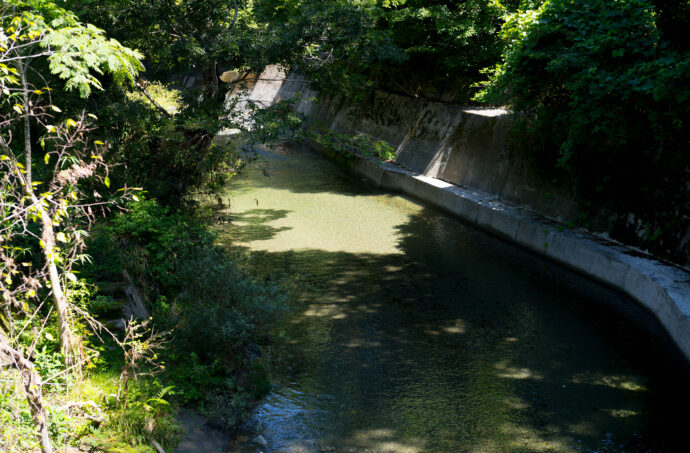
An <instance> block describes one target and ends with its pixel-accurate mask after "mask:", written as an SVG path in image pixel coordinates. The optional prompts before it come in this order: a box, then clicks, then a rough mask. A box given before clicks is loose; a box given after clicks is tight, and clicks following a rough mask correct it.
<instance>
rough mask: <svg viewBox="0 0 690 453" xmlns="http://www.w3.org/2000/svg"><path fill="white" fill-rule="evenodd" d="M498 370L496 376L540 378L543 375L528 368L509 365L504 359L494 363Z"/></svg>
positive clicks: (542, 377)
mask: <svg viewBox="0 0 690 453" xmlns="http://www.w3.org/2000/svg"><path fill="white" fill-rule="evenodd" d="M495 367H496V370H498V373H497V376H498V377H501V378H506V379H534V380H542V379H544V376H542V375H541V374H539V373H538V372H536V371H534V370H531V369H529V368H519V367H514V366H510V365H509V364H508V363H507V362H506V361H501V362H499V363H497V364H496V365H495Z"/></svg>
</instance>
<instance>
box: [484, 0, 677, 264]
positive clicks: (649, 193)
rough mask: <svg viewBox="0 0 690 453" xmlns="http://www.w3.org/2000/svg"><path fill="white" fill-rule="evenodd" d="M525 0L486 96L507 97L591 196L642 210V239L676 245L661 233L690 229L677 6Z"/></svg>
mask: <svg viewBox="0 0 690 453" xmlns="http://www.w3.org/2000/svg"><path fill="white" fill-rule="evenodd" d="M524 3H525V6H523V8H522V9H521V10H520V11H518V12H517V13H515V14H513V15H512V16H510V17H509V18H508V20H507V22H506V24H505V26H504V27H503V31H502V33H503V37H504V38H505V40H506V41H507V46H506V50H505V51H504V53H503V61H502V63H501V64H499V65H498V66H497V67H496V68H495V69H494V70H493V73H492V76H491V79H490V81H489V84H488V86H487V87H486V89H485V90H484V91H483V92H482V93H481V94H480V96H479V99H481V100H483V101H485V102H492V103H507V104H509V105H510V107H511V109H512V110H513V113H514V114H515V117H516V119H517V121H516V124H517V128H518V129H517V130H518V134H517V135H518V136H519V138H520V143H521V144H522V147H524V148H526V149H528V150H529V151H530V152H533V153H536V154H537V156H538V157H539V159H538V160H541V161H543V162H547V163H549V164H550V165H553V164H556V165H558V166H559V167H561V168H565V169H567V170H568V171H570V172H572V173H574V174H575V175H576V177H577V178H576V179H577V180H578V181H579V187H578V189H579V191H580V193H581V194H582V195H584V196H585V198H586V199H588V200H590V201H594V202H598V203H595V204H599V205H600V204H608V207H610V208H611V209H612V210H614V211H616V212H633V213H635V215H636V216H637V217H639V218H641V219H644V221H645V222H647V225H646V226H645V227H644V231H642V234H643V236H644V238H643V241H644V240H646V242H647V245H648V246H650V247H652V248H654V247H656V249H657V251H659V252H661V253H665V254H669V253H672V252H671V251H670V250H667V247H669V246H665V245H664V244H663V241H664V239H666V240H668V239H672V240H673V241H676V243H678V242H680V240H681V238H682V235H684V234H685V231H684V229H687V216H688V209H689V207H688V206H687V200H688V199H689V195H690V193H689V190H690V188H688V187H687V185H686V181H687V180H688V176H689V174H688V172H689V171H690V170H689V168H690V157H689V156H690V155H689V154H688V153H687V152H685V150H686V149H687V148H688V146H689V145H690V136H688V134H687V127H688V126H687V125H688V124H689V123H690V104H689V103H688V100H690V49H689V48H688V47H687V46H682V45H680V44H679V43H678V42H675V41H674V42H671V41H668V40H666V39H665V38H664V36H672V34H670V33H667V32H665V31H664V30H671V29H673V24H675V23H676V22H677V21H676V22H673V20H671V19H673V18H674V17H675V16H674V17H671V18H670V19H668V20H667V21H666V22H665V29H664V30H661V31H660V29H659V27H658V25H657V20H658V19H659V17H668V15H663V14H662V15H661V16H660V15H659V11H655V5H654V4H653V3H651V2H650V1H649V0H619V1H609V0H586V1H585V0H547V1H543V2H534V1H532V2H524ZM535 3H536V4H537V5H534V4H535ZM659 3H662V2H659ZM657 9H658V8H657ZM685 13H686V16H687V13H688V8H687V7H686V9H685ZM669 24H670V25H669ZM684 218H685V220H683V219H684ZM674 219H675V220H674ZM657 230H658V231H660V232H662V233H663V234H655V233H654V232H655V231H657ZM638 233H640V231H638ZM634 239H637V238H634ZM655 241H656V243H655ZM676 257H677V258H679V257H678V256H676ZM679 259H682V258H679Z"/></svg>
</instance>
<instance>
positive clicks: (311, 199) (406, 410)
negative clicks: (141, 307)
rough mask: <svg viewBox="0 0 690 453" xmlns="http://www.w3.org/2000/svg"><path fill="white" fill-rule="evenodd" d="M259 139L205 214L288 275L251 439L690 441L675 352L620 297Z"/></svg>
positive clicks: (323, 444)
mask: <svg viewBox="0 0 690 453" xmlns="http://www.w3.org/2000/svg"><path fill="white" fill-rule="evenodd" d="M261 155H262V158H261V159H260V160H259V162H258V163H256V164H254V165H252V166H251V167H250V168H249V169H248V170H247V171H246V172H245V174H244V175H242V176H241V177H238V179H237V180H235V182H234V183H233V184H232V186H231V188H230V190H229V191H228V193H227V194H226V195H225V197H224V198H225V199H228V200H229V203H230V207H229V208H228V209H227V213H228V214H229V215H230V217H231V218H232V223H230V224H227V225H219V226H218V228H219V230H220V239H219V241H220V242H221V243H223V244H227V245H232V246H233V247H241V248H246V249H247V250H249V251H251V256H252V259H251V267H252V269H253V271H254V272H256V274H257V275H258V276H259V278H271V279H281V278H285V279H287V281H288V285H289V287H290V288H291V292H292V297H291V298H292V305H293V308H294V309H293V311H292V314H291V315H290V316H289V317H288V319H287V320H286V321H285V322H284V323H283V325H281V326H280V328H279V329H278V333H279V335H281V336H282V337H283V338H284V341H283V342H284V343H285V344H286V348H287V353H286V357H285V365H284V366H281V367H278V368H279V369H281V370H282V371H280V373H281V374H279V375H276V376H273V391H272V392H271V394H270V395H269V396H268V397H267V398H266V399H265V401H264V402H263V403H262V404H261V405H260V406H259V407H258V408H257V411H256V414H255V421H256V424H257V426H258V429H259V430H260V431H261V432H262V435H263V436H264V437H265V438H266V439H267V440H268V442H269V447H268V448H267V449H263V450H264V451H273V452H320V451H336V452H350V451H351V452H396V453H398V452H399V453H408V452H409V453H419V452H425V453H431V452H547V451H557V452H595V451H596V452H624V451H625V452H646V451H650V452H662V451H690V444H688V443H686V442H685V441H684V439H683V436H684V435H685V431H684V430H685V429H686V427H687V420H688V419H687V417H686V416H679V415H678V414H677V413H674V412H675V410H674V409H678V408H680V409H682V412H681V414H682V413H685V414H687V410H688V407H690V393H689V392H688V390H687V387H688V386H687V384H688V382H689V381H688V372H687V367H686V365H685V364H684V362H683V361H682V360H681V359H680V356H679V354H678V353H677V352H676V350H675V349H674V348H673V347H672V346H671V344H670V342H669V340H668V338H667V337H666V335H665V334H664V333H663V331H662V330H661V328H660V327H659V325H658V324H657V323H656V321H654V319H652V317H651V316H650V315H649V314H648V313H647V312H646V311H644V310H643V309H641V308H639V307H638V306H637V305H635V304H634V303H632V302H631V301H630V300H629V299H627V298H625V297H623V296H621V295H620V294H618V293H616V292H614V291H611V290H609V289H607V288H604V287H602V286H600V285H598V284H595V283H593V282H590V281H588V280H586V279H584V278H582V277H580V276H578V275H576V274H574V273H572V272H569V271H567V270H565V269H563V268H560V267H559V266H557V265H555V264H553V263H551V262H549V261H546V260H543V259H541V258H539V257H536V256H534V255H532V254H531V253H529V252H526V251H524V250H522V249H520V248H517V247H515V246H512V245H510V244H508V243H506V242H504V241H502V240H500V239H497V238H494V237H492V236H490V235H488V234H485V233H483V232H481V231H479V230H477V229H475V228H474V227H472V226H469V225H466V224H465V223H463V222H462V221H459V220H457V219H455V218H453V217H451V216H448V215H446V214H445V213H443V212H441V211H439V210H436V209H433V208H431V207H428V206H425V205H424V204H421V203H419V202H417V201H415V200H412V199H410V198H407V197H404V196H400V195H397V194H390V193H386V192H383V191H381V190H379V189H377V188H375V187H373V186H372V185H370V184H368V183H366V182H364V181H362V180H361V179H360V178H358V177H355V176H352V175H350V174H349V173H348V172H347V171H346V170H344V169H342V168H341V167H339V166H338V165H336V164H334V163H332V162H331V161H329V160H327V159H326V158H324V157H323V156H322V155H320V154H319V153H318V152H315V151H312V150H310V149H308V148H306V147H303V146H285V147H282V148H279V149H276V150H272V151H262V152H261Z"/></svg>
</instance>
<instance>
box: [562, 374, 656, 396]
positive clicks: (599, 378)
mask: <svg viewBox="0 0 690 453" xmlns="http://www.w3.org/2000/svg"><path fill="white" fill-rule="evenodd" d="M572 382H573V383H574V384H588V385H599V386H604V387H610V388H612V389H617V390H626V391H629V392H646V391H648V389H647V387H646V385H645V383H644V380H643V379H642V378H641V377H640V376H630V375H619V376H612V375H592V374H579V375H576V376H575V377H574V378H573V379H572Z"/></svg>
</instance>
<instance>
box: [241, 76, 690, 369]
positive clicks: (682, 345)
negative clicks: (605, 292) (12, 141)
mask: <svg viewBox="0 0 690 453" xmlns="http://www.w3.org/2000/svg"><path fill="white" fill-rule="evenodd" d="M281 78H282V80H283V81H282V82H278V81H277V80H278V79H281ZM262 79H265V83H262V82H260V83H257V85H256V86H255V87H254V89H253V90H252V91H251V93H250V94H249V96H248V99H249V100H250V101H255V102H257V103H258V104H260V105H271V104H273V103H275V102H277V101H279V100H281V99H288V98H292V97H294V96H300V98H301V99H300V101H301V102H299V103H298V105H297V110H298V111H299V112H300V113H303V114H305V115H306V116H307V117H308V118H309V120H310V121H311V122H313V123H317V124H319V125H320V126H321V127H326V128H328V129H329V130H331V131H334V132H339V133H345V134H350V135H356V134H367V135H370V136H372V137H375V138H377V139H382V140H385V141H387V142H388V143H390V144H391V145H393V146H394V148H395V149H396V163H380V162H378V161H375V160H372V159H368V158H361V157H353V158H352V159H350V160H348V161H347V164H348V165H350V166H351V167H352V168H353V169H354V170H355V171H356V172H358V173H360V174H362V175H364V176H365V177H367V178H369V179H370V180H372V181H373V182H374V183H375V184H377V185H379V186H380V187H382V188H385V189H388V190H394V191H400V192H403V193H406V194H409V195H411V196H414V197H416V198H419V199H420V200H423V201H425V202H428V203H430V204H433V205H435V206H438V207H440V208H442V209H445V210H447V211H448V212H450V213H452V214H454V215H456V216H458V217H460V218H462V219H464V220H466V221H468V222H471V223H474V224H475V225H477V226H478V227H479V228H482V229H484V230H487V231H489V232H491V233H494V234H496V235H498V236H501V237H503V238H504V239H507V240H509V241H511V242H514V243H516V244H518V245H521V246H523V247H525V248H527V249H530V250H532V251H534V252H535V253H538V254H540V255H542V256H545V257H547V258H549V259H552V260H554V261H556V262H558V263H560V264H562V265H564V266H567V267H569V268H571V269H573V270H576V271H578V272H580V273H582V274H584V275H587V276H589V277H590V278H592V279H595V280H597V281H600V282H602V283H604V284H606V285H608V286H611V287H613V288H615V289H617V290H619V291H621V292H623V293H624V294H627V295H628V296H630V297H632V298H633V299H634V300H636V301H638V302H639V303H640V304H642V306H644V307H646V308H647V309H649V310H650V311H651V312H652V313H653V314H654V315H655V316H656V317H657V318H658V319H659V321H660V322H661V324H662V325H663V326H664V327H665V328H666V330H667V331H668V333H669V334H670V336H671V338H672V339H673V341H674V342H675V343H676V345H677V346H678V348H679V349H680V350H681V351H682V353H683V354H684V356H685V358H686V359H687V360H688V362H690V272H688V271H687V270H685V269H683V268H681V267H676V266H673V265H669V264H666V263H664V262H662V261H659V260H655V259H654V258H653V257H651V256H649V255H646V254H643V253H640V252H637V251H635V250H633V249H631V248H628V247H625V246H623V245H620V244H618V243H616V242H613V241H610V240H607V239H603V238H600V237H598V236H594V235H592V234H589V233H586V232H584V231H579V230H573V229H568V228H566V227H565V222H568V221H569V220H572V219H573V218H575V217H576V216H577V215H578V201H577V200H576V198H575V194H574V193H573V192H572V190H570V189H569V184H567V183H561V184H559V185H558V186H553V185H552V184H551V182H550V181H548V180H544V178H543V177H541V176H540V175H539V172H538V171H537V170H536V169H535V167H534V165H533V162H530V161H529V158H528V157H527V156H516V155H511V154H510V153H508V152H507V150H506V147H505V140H506V131H507V125H508V123H507V121H508V118H507V115H506V114H505V112H504V111H500V110H476V109H467V108H459V107H457V106H451V105H444V104H438V103H429V102H425V101H420V100H416V99H408V98H402V97H400V96H396V95H391V94H387V93H377V94H376V95H375V97H374V98H373V99H372V100H370V102H369V104H370V106H371V109H370V110H369V111H365V112H359V111H357V110H356V108H353V107H350V106H348V105H339V104H338V103H335V102H333V101H332V100H330V99H323V100H320V101H319V102H317V103H314V102H312V101H311V100H310V99H312V98H315V97H317V95H318V93H316V92H315V91H313V90H311V88H310V86H309V83H308V82H307V81H305V80H304V78H303V77H302V76H300V75H299V74H290V75H289V77H288V75H287V74H285V73H284V72H281V71H279V70H277V69H276V68H272V67H269V68H267V70H266V73H265V74H262V76H261V77H260V79H259V80H260V81H261V80H262ZM468 187H471V188H468ZM546 194H548V196H545V195H546ZM504 200H506V201H504ZM536 213H538V214H536ZM551 219H555V220H551ZM616 222H618V223H621V222H622V223H625V224H629V225H627V227H629V228H635V225H636V223H635V222H639V219H637V220H635V219H634V218H633V219H632V220H631V214H627V215H623V214H616V213H602V216H601V225H602V228H601V231H609V230H610V228H611V226H612V225H613V224H614V223H616ZM630 222H632V223H630ZM686 236H688V237H690V231H689V232H688V234H687V235H686ZM681 246H683V245H682V244H681Z"/></svg>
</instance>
